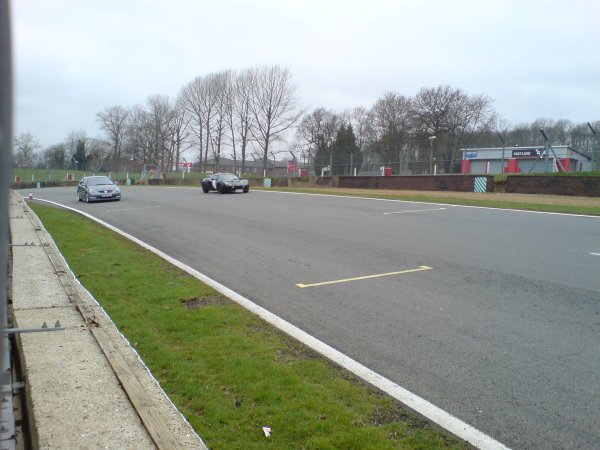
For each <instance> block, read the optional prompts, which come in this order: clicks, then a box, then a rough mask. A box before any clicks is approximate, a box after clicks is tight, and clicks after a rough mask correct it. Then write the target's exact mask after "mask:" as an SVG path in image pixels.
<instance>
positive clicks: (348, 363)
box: [40, 199, 508, 450]
mask: <svg viewBox="0 0 600 450" xmlns="http://www.w3.org/2000/svg"><path fill="white" fill-rule="evenodd" d="M40 200H41V199H40ZM41 201H43V202H46V203H51V204H54V205H56V206H60V207H62V208H65V209H68V210H70V211H74V212H76V213H79V214H81V215H82V216H84V217H87V218H89V219H91V220H93V221H95V222H97V223H99V224H100V225H103V226H105V227H106V228H108V229H110V230H112V231H114V232H115V233H119V234H120V235H121V236H123V237H125V238H127V239H129V240H131V241H132V242H135V243H136V244H138V245H140V246H142V247H144V248H145V249H147V250H150V251H151V252H152V253H154V254H156V255H158V256H160V257H161V258H163V259H165V260H166V261H168V262H170V263H171V264H173V265H174V266H176V267H179V268H180V269H181V270H183V271H185V272H187V273H189V274H190V275H192V276H194V277H196V278H197V279H199V280H200V281H202V282H204V283H206V284H208V285H209V286H210V287H212V288H213V289H215V290H217V291H219V292H220V293H221V294H223V295H226V296H227V297H229V298H230V299H232V300H233V301H235V302H236V303H238V304H239V305H241V306H242V307H244V308H246V309H247V310H248V311H250V312H252V313H254V314H256V315H257V316H259V317H260V318H262V319H263V320H265V321H267V322H268V323H270V324H271V325H273V326H275V327H277V328H278V329H280V330H281V331H283V332H284V333H287V334H288V335H290V336H291V337H293V338H295V339H297V340H298V341H300V342H301V343H303V344H304V345H306V346H308V347H310V348H311V349H313V350H315V351H316V352H318V353H320V354H322V355H323V356H325V357H326V358H328V359H330V360H331V361H333V362H334V363H336V364H338V365H339V366H342V367H344V368H345V369H346V370H349V371H350V372H352V373H353V374H354V375H356V376H358V377H359V378H362V379H363V380H365V381H366V382H367V383H370V384H372V385H373V386H375V387H376V388H378V389H380V390H382V391H383V392H386V393H387V394H388V395H390V396H392V397H393V398H395V399H396V400H398V401H399V402H401V403H403V404H405V405H406V406H407V407H409V408H410V409H412V410H414V411H416V412H417V413H418V414H421V415H422V416H424V417H426V418H427V419H429V420H431V421H432V422H433V423H436V424H437V425H439V426H440V427H442V428H444V429H445V430H447V431H449V432H450V433H452V434H454V435H455V436H458V437H459V438H461V439H463V440H465V441H467V442H469V443H470V444H471V445H473V446H475V447H476V448H479V449H482V450H508V447H507V446H505V445H504V444H502V443H501V442H499V441H497V440H495V439H494V438H492V437H491V436H488V435H487V434H485V433H483V432H482V431H479V430H478V429H477V428H475V427H473V426H471V425H469V424H468V423H466V422H463V421H462V420H460V419H458V418H457V417H454V416H453V415H452V414H450V413H448V412H446V411H444V410H443V409H441V408H439V407H437V406H435V405H434V404H433V403H430V402H428V401H427V400H425V399H423V398H421V397H419V396H418V395H416V394H413V393H412V392H410V391H409V390H407V389H404V388H403V387H402V386H399V385H398V384H396V383H394V382H393V381H391V380H388V379H387V378H385V377H383V376H382V375H379V374H378V373H376V372H374V371H373V370H371V369H369V368H368V367H366V366H363V365H362V364H360V363H359V362H357V361H355V360H353V359H352V358H350V357H349V356H346V355H344V354H343V353H342V352H340V351H338V350H336V349H334V348H333V347H331V346H329V345H327V344H325V343H324V342H322V341H320V340H318V339H317V338H315V337H313V336H311V335H310V334H308V333H306V332H305V331H302V330H301V329H300V328H298V327H296V326H295V325H292V324H291V323H289V322H286V321H285V320H283V319H282V318H281V317H279V316H276V315H275V314H273V313H272V312H270V311H268V310H266V309H264V308H263V307H261V306H258V305H257V304H256V303H253V302H252V301H250V300H248V299H247V298H246V297H243V296H242V295H240V294H238V293H237V292H235V291H233V290H231V289H229V288H228V287H226V286H223V285H222V284H220V283H219V282H217V281H215V280H213V279H212V278H209V277H208V276H206V275H204V274H203V273H200V272H198V271H197V270H195V269H192V268H191V267H189V266H187V265H185V264H184V263H182V262H181V261H178V260H177V259H175V258H172V257H170V256H169V255H167V254H166V253H163V252H161V251H160V250H158V249H156V248H154V247H152V246H151V245H150V244H146V243H145V242H144V241H142V240H140V239H138V238H136V237H134V236H132V235H130V234H128V233H125V232H124V231H122V230H120V229H119V228H117V227H115V226H113V225H111V224H109V223H107V222H104V221H103V220H100V219H98V218H97V217H94V216H92V215H91V214H88V213H86V212H83V211H80V210H78V209H75V208H72V207H70V206H65V205H62V204H60V203H56V202H52V201H49V200H41Z"/></svg>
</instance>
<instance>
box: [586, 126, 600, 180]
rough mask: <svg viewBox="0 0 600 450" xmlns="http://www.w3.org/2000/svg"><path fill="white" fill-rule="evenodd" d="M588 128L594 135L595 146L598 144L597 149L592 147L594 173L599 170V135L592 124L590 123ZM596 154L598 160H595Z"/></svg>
mask: <svg viewBox="0 0 600 450" xmlns="http://www.w3.org/2000/svg"><path fill="white" fill-rule="evenodd" d="M587 126H588V128H589V129H590V131H591V132H592V134H593V135H594V141H595V142H594V144H596V145H595V147H596V148H595V149H594V148H593V147H592V171H594V170H596V169H598V159H600V148H598V135H597V134H596V130H595V129H594V127H592V124H591V123H589V122H588V123H587ZM594 154H595V155H596V158H594Z"/></svg>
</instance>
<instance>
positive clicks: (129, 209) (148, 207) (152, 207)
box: [106, 205, 160, 212]
mask: <svg viewBox="0 0 600 450" xmlns="http://www.w3.org/2000/svg"><path fill="white" fill-rule="evenodd" d="M154 208H160V205H157V206H144V207H143V208H125V209H107V210H106V212H121V211H139V210H141V209H154Z"/></svg>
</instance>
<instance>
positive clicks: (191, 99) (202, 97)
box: [182, 77, 215, 170]
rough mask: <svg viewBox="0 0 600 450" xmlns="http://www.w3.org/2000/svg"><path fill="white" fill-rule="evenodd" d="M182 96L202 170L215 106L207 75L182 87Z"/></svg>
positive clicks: (209, 139)
mask: <svg viewBox="0 0 600 450" xmlns="http://www.w3.org/2000/svg"><path fill="white" fill-rule="evenodd" d="M182 97H183V101H184V106H185V109H186V113H187V114H188V115H189V119H190V125H191V129H192V132H193V133H194V135H195V137H196V142H197V143H198V146H199V159H200V164H201V165H202V161H203V159H204V170H206V160H207V159H208V149H209V147H210V143H211V126H212V119H213V116H214V108H215V98H214V92H213V89H212V87H211V83H210V81H209V79H208V77H197V78H195V79H194V80H193V81H192V82H190V83H189V84H188V85H187V86H186V87H185V88H184V89H183V92H182ZM203 153H204V158H203Z"/></svg>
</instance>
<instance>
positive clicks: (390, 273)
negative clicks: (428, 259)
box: [296, 266, 432, 288]
mask: <svg viewBox="0 0 600 450" xmlns="http://www.w3.org/2000/svg"><path fill="white" fill-rule="evenodd" d="M424 270H432V269H431V267H428V266H419V267H417V268H416V269H408V270H401V271H399V272H388V273H378V274H376V275H367V276H364V277H354V278H344V279H342V280H333V281H322V282H320V283H312V284H304V283H298V284H296V286H298V287H299V288H307V287H315V286H327V285H329V284H339V283H348V282H349V281H360V280H370V279H373V278H381V277H389V276H392V275H403V274H405V273H414V272H423V271H424Z"/></svg>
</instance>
